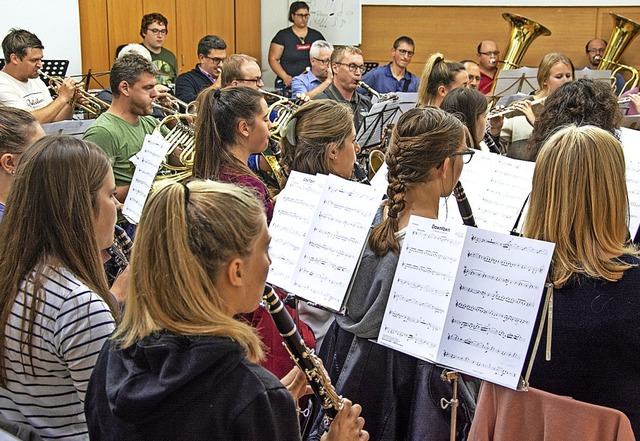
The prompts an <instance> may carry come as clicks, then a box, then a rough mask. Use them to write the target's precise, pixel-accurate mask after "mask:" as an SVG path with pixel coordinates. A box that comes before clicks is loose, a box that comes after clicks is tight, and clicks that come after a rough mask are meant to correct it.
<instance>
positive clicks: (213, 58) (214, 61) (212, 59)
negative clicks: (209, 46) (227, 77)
mask: <svg viewBox="0 0 640 441" xmlns="http://www.w3.org/2000/svg"><path fill="white" fill-rule="evenodd" d="M205 58H206V59H207V60H211V61H212V62H213V64H220V63H225V62H226V61H227V58H218V57H207V56H205Z"/></svg>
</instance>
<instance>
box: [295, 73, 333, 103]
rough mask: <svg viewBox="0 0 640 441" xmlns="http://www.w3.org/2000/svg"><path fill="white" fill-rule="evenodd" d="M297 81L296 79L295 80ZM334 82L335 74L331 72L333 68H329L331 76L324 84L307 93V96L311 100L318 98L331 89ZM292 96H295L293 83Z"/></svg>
mask: <svg viewBox="0 0 640 441" xmlns="http://www.w3.org/2000/svg"><path fill="white" fill-rule="evenodd" d="M294 80H295V78H294ZM332 82H333V73H332V72H331V68H329V75H328V76H327V79H326V80H324V81H323V82H322V83H320V84H319V85H317V86H316V87H314V88H313V89H311V90H309V91H307V92H305V93H306V94H307V96H308V97H309V98H310V99H313V98H315V97H316V96H318V95H320V94H321V93H322V92H324V91H325V90H327V89H328V88H329V86H331V83H332ZM291 90H292V92H291V94H292V95H293V96H295V94H294V93H293V83H292V87H291Z"/></svg>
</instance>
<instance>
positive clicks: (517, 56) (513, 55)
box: [491, 12, 551, 95]
mask: <svg viewBox="0 0 640 441" xmlns="http://www.w3.org/2000/svg"><path fill="white" fill-rule="evenodd" d="M502 18H504V19H505V20H506V21H507V22H509V25H510V26H511V32H510V34H509V44H508V45H507V49H506V50H505V54H504V59H503V60H501V62H500V63H501V64H500V65H499V67H498V70H496V73H495V75H494V77H493V78H494V81H493V87H492V89H491V95H494V91H495V88H496V84H497V81H495V80H497V79H498V75H499V74H500V72H501V71H503V70H511V69H517V68H518V67H519V66H520V62H521V61H522V58H523V57H524V54H525V52H526V51H527V49H529V46H530V45H531V43H533V40H535V39H536V38H538V37H540V36H541V35H543V36H549V35H551V31H550V30H549V29H547V28H546V27H544V26H543V25H541V24H540V23H538V22H535V21H533V20H531V19H529V18H526V17H523V16H521V15H517V14H510V13H508V12H505V13H504V14H502Z"/></svg>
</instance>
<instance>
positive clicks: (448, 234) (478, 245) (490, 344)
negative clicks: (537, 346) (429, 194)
mask: <svg viewBox="0 0 640 441" xmlns="http://www.w3.org/2000/svg"><path fill="white" fill-rule="evenodd" d="M435 236H437V237H435ZM553 247H554V246H553V244H550V243H547V242H541V241H534V240H531V239H526V238H520V237H513V236H508V235H506V234H500V233H495V232H491V231H486V230H481V229H476V228H468V227H464V226H452V224H448V223H447V224H445V223H442V222H440V221H434V220H430V219H424V218H418V217H414V216H412V217H411V220H410V222H409V227H408V229H407V234H406V236H405V240H404V243H403V246H402V251H401V253H400V259H399V262H398V267H397V270H396V275H395V277H394V282H393V285H392V287H391V293H390V296H389V301H388V303H387V308H386V311H385V315H384V319H383V322H382V327H381V331H380V335H379V337H378V342H379V343H381V344H383V345H386V346H390V347H392V348H394V349H397V350H400V351H402V352H405V353H407V354H411V355H413V356H416V357H419V358H422V359H425V360H429V361H432V362H436V363H441V364H444V365H446V366H449V367H451V368H453V369H456V370H459V371H461V372H466V373H469V374H471V375H474V376H477V377H479V378H482V379H485V380H488V381H492V382H495V383H498V384H502V385H504V386H507V387H511V388H517V386H518V380H519V377H520V374H521V371H522V367H523V364H524V361H525V358H526V355H527V350H528V347H529V342H530V339H531V335H532V332H533V328H534V326H535V323H536V315H537V312H538V307H539V305H540V301H541V297H542V293H543V288H544V281H545V278H546V274H547V271H548V268H549V264H550V261H551V256H552V254H553Z"/></svg>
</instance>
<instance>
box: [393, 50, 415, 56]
mask: <svg viewBox="0 0 640 441" xmlns="http://www.w3.org/2000/svg"><path fill="white" fill-rule="evenodd" d="M396 50H397V51H398V52H400V55H402V56H403V57H404V56H405V55H406V56H408V57H413V55H414V54H415V52H413V51H407V50H404V49H396Z"/></svg>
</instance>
